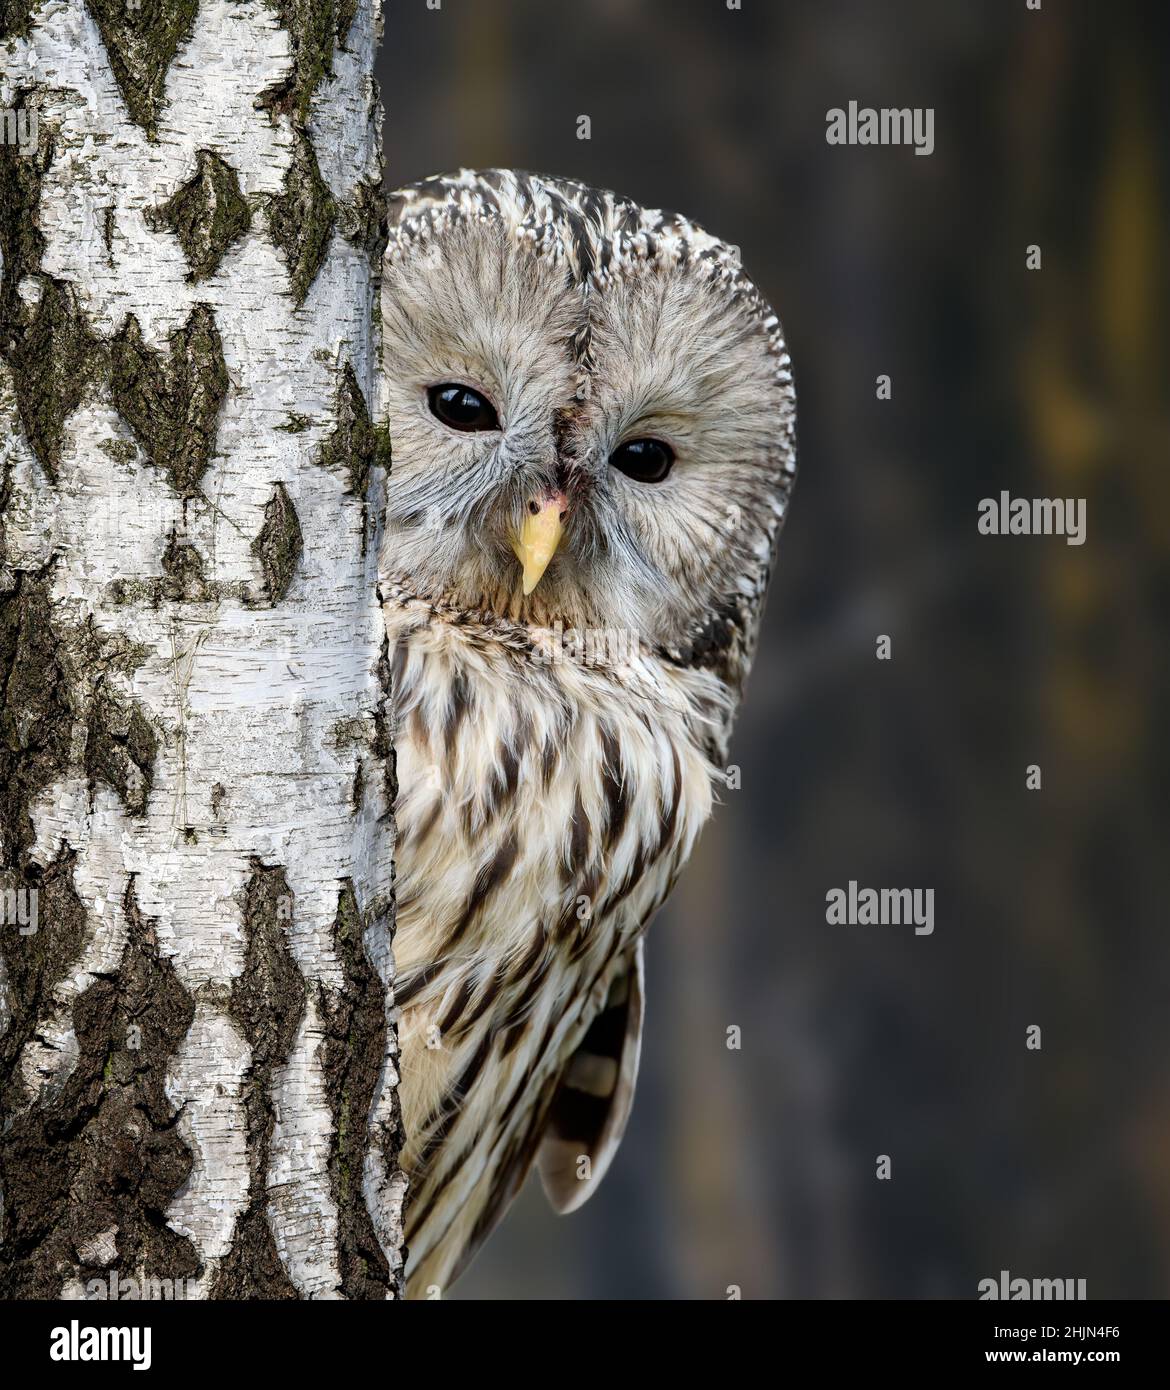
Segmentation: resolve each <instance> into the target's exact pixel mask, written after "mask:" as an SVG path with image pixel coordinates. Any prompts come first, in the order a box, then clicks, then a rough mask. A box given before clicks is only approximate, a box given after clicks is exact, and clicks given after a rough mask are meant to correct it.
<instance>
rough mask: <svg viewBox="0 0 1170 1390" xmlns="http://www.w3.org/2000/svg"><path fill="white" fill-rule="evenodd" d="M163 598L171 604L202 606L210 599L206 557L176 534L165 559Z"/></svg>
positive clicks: (170, 542) (163, 557)
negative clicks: (199, 604)
mask: <svg viewBox="0 0 1170 1390" xmlns="http://www.w3.org/2000/svg"><path fill="white" fill-rule="evenodd" d="M162 568H163V575H164V578H163V582H162V585H161V586H160V587H161V596H162V597H163V598H165V599H169V600H170V601H171V602H172V603H202V602H203V601H204V600H206V599H207V598H209V597H210V596H211V589H210V588H209V586H208V583H207V578H206V574H205V567H204V562H203V556H202V555H201V554H200V553H199V551H198V550H197V549H196V548H195V547H194V546H193V545H192V544H191V543H190V541H187V540H183V539H181V538H180V537H179V535H178V533H177V532H176V531H174V530H172V531H171V534H170V537H169V539H168V540H167V548H166V549H165V550H164V551H163V556H162Z"/></svg>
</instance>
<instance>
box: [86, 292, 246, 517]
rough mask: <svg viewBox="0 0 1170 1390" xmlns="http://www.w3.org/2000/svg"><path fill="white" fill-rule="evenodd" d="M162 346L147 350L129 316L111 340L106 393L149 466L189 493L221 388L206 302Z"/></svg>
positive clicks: (210, 443)
mask: <svg viewBox="0 0 1170 1390" xmlns="http://www.w3.org/2000/svg"><path fill="white" fill-rule="evenodd" d="M168 346H169V349H170V350H169V353H168V354H164V353H162V352H156V351H155V350H154V349H153V348H151V347H148V346H147V345H146V344H145V343H144V342H143V341H142V332H141V330H140V329H139V327H138V321H137V319H135V318H134V316H133V315H131V316H130V317H129V318H128V319H127V320H126V322H125V324H124V325H123V327H122V330H121V332H120V333H119V334H118V336H117V337H116V338H115V339H114V340H113V343H112V344H111V351H112V355H113V376H112V382H111V395H112V399H113V403H114V408H115V409H116V410H117V411H118V413H119V414H120V415H121V416H122V418H123V419H124V420H125V421H126V423H127V424H128V425H129V426H130V428H131V430H132V431H133V433H134V437H135V439H137V440H138V442H139V444H140V445H141V446H142V448H143V450H144V451H145V453H146V456H147V458H148V459H149V460H150V461H151V463H153V464H154V465H155V466H156V467H157V468H161V469H162V470H163V471H164V472H165V473H166V475H167V477H168V478H169V479H170V482H171V486H172V487H173V488H174V489H175V491H176V492H178V493H179V494H180V495H181V496H183V497H194V496H195V495H196V494H197V493H198V491H199V484H200V480H201V479H202V477H203V474H204V471H205V470H206V468H207V465H208V463H209V462H210V460H211V455H212V451H213V450H214V448H215V439H216V433H217V430H218V422H219V411H220V407H221V406H222V405H223V402H224V398H225V397H226V396H227V388H228V374H227V366H226V364H225V362H224V357H223V343H222V342H221V341H220V336H219V332H218V330H217V329H216V326H215V316H214V315H213V314H212V312H211V309H210V308H209V306H208V305H206V304H196V305H195V306H194V308H192V310H191V312H190V314H189V315H188V317H187V322H186V323H185V324H183V326H182V327H181V328H177V329H175V331H174V332H173V333H172V334H171V336H170V338H169V340H168Z"/></svg>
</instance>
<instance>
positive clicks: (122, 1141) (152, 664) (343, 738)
mask: <svg viewBox="0 0 1170 1390" xmlns="http://www.w3.org/2000/svg"><path fill="white" fill-rule="evenodd" d="M380 26H381V14H380V0H32V2H31V3H29V2H28V0H0V74H2V75H0V107H2V108H3V119H4V131H3V134H4V144H3V145H2V146H0V252H2V255H3V267H2V278H0V430H2V433H3V443H2V446H0V447H2V449H3V453H2V456H0V524H2V528H3V529H2V533H0V692H2V702H0V784H2V786H3V794H2V797H0V836H2V841H3V843H2V850H0V865H2V866H3V868H4V872H5V877H4V882H3V885H2V887H3V905H4V909H3V918H2V919H0V920H2V922H3V925H2V926H0V1103H2V1110H3V1122H2V1124H0V1183H2V1187H3V1238H4V1243H5V1254H4V1261H3V1265H2V1267H0V1295H5V1296H8V1297H49V1298H55V1297H60V1296H65V1297H85V1296H87V1292H88V1294H89V1296H94V1292H95V1290H96V1289H97V1288H98V1287H99V1286H106V1287H118V1282H119V1281H125V1280H134V1281H136V1282H137V1284H138V1285H139V1288H140V1290H141V1291H148V1292H150V1293H153V1294H155V1295H157V1294H158V1293H160V1292H161V1293H162V1294H163V1295H164V1296H165V1295H166V1294H167V1293H170V1292H173V1293H174V1294H176V1295H181V1296H186V1297H201V1298H224V1297H230V1298H247V1297H259V1298H296V1297H321V1298H386V1297H396V1296H397V1295H398V1294H399V1293H400V1291H401V1257H400V1244H401V1233H400V1213H401V1202H402V1192H403V1180H402V1178H401V1176H400V1174H399V1173H398V1170H397V1168H396V1155H397V1152H398V1145H399V1139H400V1134H399V1119H398V1111H397V1108H396V1092H395V1084H396V1080H397V1076H396V1071H395V1061H396V1039H395V1032H394V1025H393V1015H392V993H391V984H392V980H391V973H392V965H391V957H390V936H391V929H392V921H393V896H392V882H391V849H392V820H391V815H392V807H393V796H394V791H395V785H394V761H393V750H392V746H391V742H390V722H389V709H388V700H389V691H388V677H387V671H386V663H385V659H384V653H383V641H384V639H383V636H382V631H381V623H380V615H379V612H378V608H377V603H376V593H375V589H376V579H375V560H376V556H377V551H378V545H377V539H378V538H377V534H376V531H377V520H376V519H377V517H378V516H379V514H380V511H381V506H380V500H381V498H382V497H383V496H384V490H385V478H386V470H387V466H388V462H389V457H388V450H387V449H386V448H385V447H384V444H383V440H382V437H381V434H380V432H379V430H378V429H377V428H376V427H375V425H374V424H373V423H372V418H371V417H372V415H373V416H375V417H376V415H377V413H378V405H377V402H376V400H375V395H374V393H375V389H376V377H375V328H374V309H375V305H376V303H377V296H376V290H377V284H376V280H377V274H378V263H379V259H380V254H381V250H382V242H383V240H384V225H385V223H384V214H383V210H382V195H381V178H380V171H381V157H380V136H381V132H380V110H379V106H378V100H377V92H376V88H375V85H374V82H373V77H372V72H373V59H374V51H375V47H376V44H377V41H378V38H379V36H380ZM111 1275H112V1276H114V1278H113V1279H111ZM149 1281H157V1283H151V1282H149ZM122 1287H125V1285H122Z"/></svg>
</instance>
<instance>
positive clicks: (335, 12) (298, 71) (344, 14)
mask: <svg viewBox="0 0 1170 1390" xmlns="http://www.w3.org/2000/svg"><path fill="white" fill-rule="evenodd" d="M270 2H271V3H272V4H273V5H274V8H275V9H276V12H277V14H279V16H280V23H281V25H282V27H283V28H284V29H286V30H287V31H288V37H289V47H290V48H291V49H292V66H291V67H290V68H289V70H288V72H287V73H286V74H285V75H284V76H283V77H282V78H281V79H280V81H279V82H277V83H276V84H275V85H274V86H272V87H270V88H269V89H268V91H267V92H265V93H264V94H263V96H262V97H261V98H260V105H261V107H263V108H264V109H266V110H269V111H272V112H273V113H275V114H278V115H291V116H293V117H295V119H296V120H297V121H298V122H299V123H300V124H301V125H304V124H305V122H306V121H307V120H308V119H309V107H310V106H311V104H312V100H313V93H314V92H315V91H316V90H317V87H318V86H319V84H320V83H321V82H322V81H324V79H325V78H326V77H328V76H329V75H330V73H331V72H332V71H333V46H334V44H335V43H340V44H343V43H344V42H345V38H346V35H348V33H349V29H350V25H351V24H352V23H353V20H354V16H355V15H356V13H357V5H356V3H355V2H354V0H270Z"/></svg>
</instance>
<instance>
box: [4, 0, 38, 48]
mask: <svg viewBox="0 0 1170 1390" xmlns="http://www.w3.org/2000/svg"><path fill="white" fill-rule="evenodd" d="M41 3H42V0H0V39H22V38H24V37H26V36H27V34H28V31H29V26H30V25H31V23H32V17H33V11H34V10H36V9H38V8H39V7H40V5H41Z"/></svg>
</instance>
